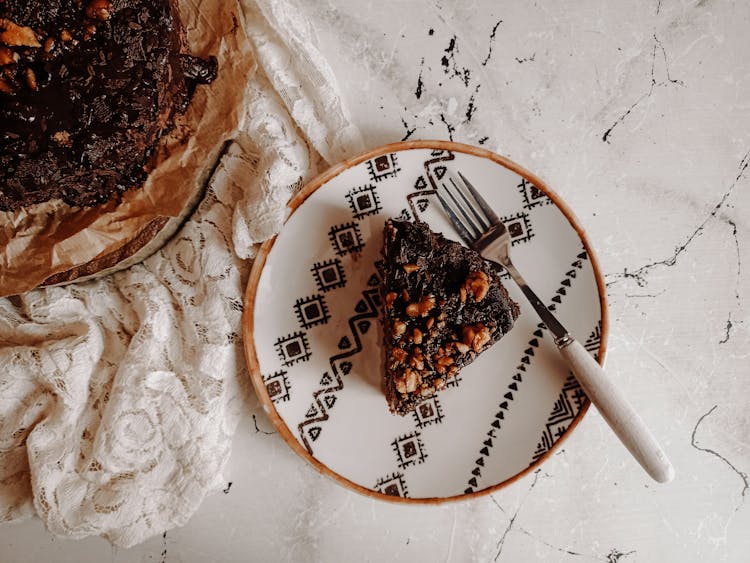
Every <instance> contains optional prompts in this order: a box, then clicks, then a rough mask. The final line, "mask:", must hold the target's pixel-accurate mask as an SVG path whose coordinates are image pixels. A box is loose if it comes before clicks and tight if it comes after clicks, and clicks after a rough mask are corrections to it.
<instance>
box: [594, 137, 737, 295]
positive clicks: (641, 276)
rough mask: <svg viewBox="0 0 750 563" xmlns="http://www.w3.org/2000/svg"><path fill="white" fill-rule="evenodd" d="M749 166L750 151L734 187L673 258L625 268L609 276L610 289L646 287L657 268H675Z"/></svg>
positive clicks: (608, 284)
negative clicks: (625, 283)
mask: <svg viewBox="0 0 750 563" xmlns="http://www.w3.org/2000/svg"><path fill="white" fill-rule="evenodd" d="M749 166H750V151H748V152H747V153H745V156H744V157H742V160H741V161H740V164H739V167H738V169H739V171H738V173H737V176H736V177H735V179H734V182H732V185H731V186H729V188H728V189H727V191H726V192H724V195H722V197H721V199H720V200H719V202H718V203H717V204H716V205H715V206H714V208H713V209H712V210H711V212H710V213H709V214H708V216H707V217H706V218H705V219H704V220H703V222H701V224H700V225H698V227H697V228H696V229H695V230H694V231H693V232H692V233H691V234H690V236H688V237H687V239H686V240H685V242H684V243H682V244H681V245H679V246H678V247H677V248H675V251H674V254H673V255H672V256H670V257H669V258H665V259H663V260H656V261H654V262H650V263H648V264H644V265H643V266H641V267H639V268H636V269H635V270H628V269H627V268H625V269H624V270H623V271H622V273H617V274H610V275H607V276H606V277H608V278H614V279H613V280H612V281H608V282H607V286H608V287H609V286H611V285H614V284H615V283H618V282H620V281H622V280H623V279H632V280H635V282H636V283H637V284H638V286H640V287H644V286H646V285H647V283H648V282H647V280H646V276H647V275H648V274H649V272H650V271H651V270H652V269H653V268H655V267H657V266H667V267H671V266H674V265H675V264H676V263H677V258H678V257H679V256H680V255H681V254H682V253H683V252H685V251H686V250H687V248H688V246H690V244H691V243H692V242H693V240H695V238H696V237H697V236H698V235H700V234H701V233H702V232H703V229H704V228H705V227H706V224H707V223H708V222H709V221H710V220H711V219H713V218H714V217H716V215H717V214H718V213H719V211H720V210H721V209H722V208H723V207H724V204H725V203H726V201H727V199H729V196H730V195H731V194H732V192H733V191H734V188H735V187H736V186H737V184H739V183H740V181H741V180H742V179H743V178H744V176H745V172H746V171H747V169H748V167H749ZM738 268H739V266H738ZM738 271H739V270H738Z"/></svg>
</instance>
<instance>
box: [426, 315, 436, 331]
mask: <svg viewBox="0 0 750 563" xmlns="http://www.w3.org/2000/svg"><path fill="white" fill-rule="evenodd" d="M434 324H435V318H434V317H430V318H429V319H427V322H426V323H425V326H426V327H427V330H429V329H431V328H432V325H434Z"/></svg>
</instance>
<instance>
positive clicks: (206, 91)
mask: <svg viewBox="0 0 750 563" xmlns="http://www.w3.org/2000/svg"><path fill="white" fill-rule="evenodd" d="M177 5H178V8H179V11H180V17H181V20H182V24H183V26H184V28H185V31H186V36H187V37H186V46H185V48H184V51H185V52H188V53H190V54H192V55H197V56H201V57H207V56H209V55H214V56H216V58H217V59H218V63H219V71H218V76H217V78H216V80H215V81H214V82H213V83H211V84H210V85H199V86H198V88H197V89H196V91H195V95H194V96H193V99H192V100H191V102H190V105H189V107H188V110H187V112H186V113H185V115H183V116H181V117H180V118H178V120H177V122H176V125H175V128H174V130H173V131H172V132H171V133H170V135H168V136H167V137H166V138H165V139H163V140H162V144H161V147H160V149H159V150H158V151H157V156H156V158H155V163H154V164H153V166H154V167H153V169H152V171H151V172H150V174H149V177H148V179H147V181H146V183H145V184H144V185H143V187H141V188H135V189H130V190H128V191H127V192H125V194H123V197H122V199H121V201H120V202H115V201H110V202H108V203H106V204H103V205H101V206H97V207H92V208H86V209H82V208H77V207H71V206H69V205H67V204H65V203H63V202H62V201H59V200H56V201H51V202H45V203H41V204H38V205H34V206H30V207H28V208H26V209H23V210H20V211H16V212H0V296H7V295H15V294H18V293H22V292H25V291H28V290H30V289H33V288H35V287H37V286H39V285H40V284H42V283H43V282H44V281H45V280H47V279H48V278H50V277H51V276H54V275H56V274H60V273H65V272H67V271H69V270H71V269H73V270H75V269H76V268H79V267H80V266H81V265H86V264H87V263H93V264H98V263H102V264H105V263H106V264H111V263H112V262H116V261H117V259H118V258H119V257H118V253H126V254H127V252H126V249H127V248H129V247H130V248H132V247H133V246H134V245H133V242H134V241H142V239H144V238H150V237H152V236H155V235H156V234H158V233H155V232H154V231H158V230H159V229H160V228H161V227H162V226H163V225H165V224H166V223H168V220H173V219H174V218H177V217H179V216H180V215H181V214H184V213H183V210H184V209H185V207H186V206H187V205H189V204H190V203H191V201H194V200H195V196H196V192H198V191H201V190H202V189H203V182H205V180H206V174H207V171H208V169H210V167H212V166H213V164H214V161H215V159H216V158H217V157H218V153H219V151H220V149H221V147H222V145H223V144H224V142H225V141H227V140H228V139H231V138H232V137H234V135H235V134H236V132H237V130H238V129H239V128H240V127H241V125H242V122H243V119H244V115H245V100H246V96H247V88H246V85H247V82H248V79H249V77H250V75H251V74H252V73H253V72H254V70H255V62H254V59H253V55H252V50H251V46H250V42H249V40H248V38H247V36H246V35H245V27H244V22H243V17H242V10H241V7H240V4H239V2H237V1H236V0H221V1H215V0H178V1H177ZM129 243H130V244H129ZM136 246H138V245H136ZM141 246H142V245H141ZM113 256H114V257H115V259H114V260H113V259H112V257H113ZM124 257H126V256H124ZM89 270H90V268H89ZM89 273H90V272H89Z"/></svg>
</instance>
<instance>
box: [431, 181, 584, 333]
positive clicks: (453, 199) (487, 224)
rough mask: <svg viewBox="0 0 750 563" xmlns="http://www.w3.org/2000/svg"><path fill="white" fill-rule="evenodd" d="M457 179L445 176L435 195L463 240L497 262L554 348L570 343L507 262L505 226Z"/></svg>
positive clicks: (477, 194) (537, 298)
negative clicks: (550, 337) (550, 336)
mask: <svg viewBox="0 0 750 563" xmlns="http://www.w3.org/2000/svg"><path fill="white" fill-rule="evenodd" d="M458 175H459V176H460V179H459V178H456V177H455V176H454V175H453V174H451V173H448V174H447V176H446V178H447V180H446V181H445V182H444V183H443V185H442V189H440V188H438V190H437V196H438V199H439V200H440V203H441V204H442V205H443V208H444V209H445V211H446V213H447V214H448V217H449V218H450V220H451V223H453V226H454V227H455V229H456V231H458V234H459V236H460V237H461V238H462V239H463V241H464V242H465V243H466V244H467V245H468V246H469V247H470V248H473V249H474V250H476V251H477V252H479V253H480V254H481V255H482V256H483V257H484V258H486V259H488V260H492V261H494V262H498V263H500V264H501V265H502V266H503V267H504V268H505V269H506V270H507V271H508V273H509V274H510V275H511V277H512V278H513V280H514V281H515V282H516V284H518V287H519V288H520V289H521V291H522V292H523V293H524V295H525V296H526V298H527V299H528V300H529V301H530V302H531V305H532V306H533V307H534V309H535V310H536V312H537V314H538V315H539V317H540V318H541V319H542V321H543V322H544V324H545V325H547V328H549V330H550V331H551V332H552V334H553V335H554V336H555V343H556V344H557V345H558V346H561V345H564V344H565V343H566V342H568V341H569V340H570V336H569V334H568V331H567V330H565V327H564V326H563V325H562V324H561V323H560V321H558V320H557V318H556V317H555V316H554V315H553V314H552V313H551V312H550V311H549V309H547V307H546V306H545V305H544V303H542V301H541V299H539V297H537V295H536V293H534V292H533V291H532V290H531V288H530V287H529V286H528V284H527V283H526V281H525V280H524V279H523V276H522V275H521V274H520V273H519V271H518V270H517V269H516V267H515V266H514V265H513V262H512V261H511V259H510V247H511V238H510V233H509V232H508V229H507V228H506V227H505V224H504V223H503V222H502V221H501V220H500V218H499V217H498V216H497V214H496V213H495V212H494V211H493V210H492V208H491V207H490V205H489V204H488V203H487V202H486V201H485V200H484V198H483V197H482V196H481V195H479V192H477V190H476V188H474V186H473V185H472V184H471V182H469V180H467V179H466V177H465V176H464V175H463V174H461V172H458Z"/></svg>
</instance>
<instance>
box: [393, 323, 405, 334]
mask: <svg viewBox="0 0 750 563" xmlns="http://www.w3.org/2000/svg"><path fill="white" fill-rule="evenodd" d="M405 332H406V323H405V322H403V321H394V323H393V329H392V330H391V334H393V337H394V338H398V337H399V336H403V334H404V333H405Z"/></svg>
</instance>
